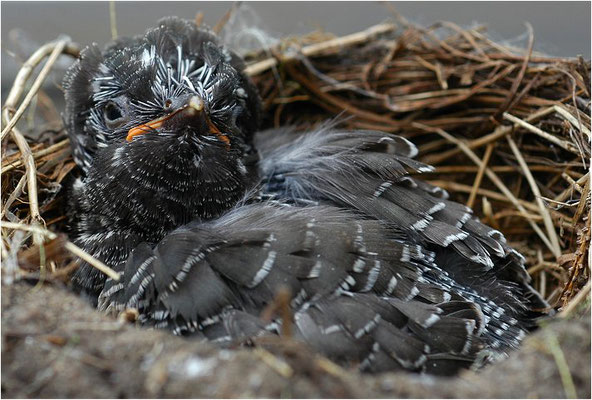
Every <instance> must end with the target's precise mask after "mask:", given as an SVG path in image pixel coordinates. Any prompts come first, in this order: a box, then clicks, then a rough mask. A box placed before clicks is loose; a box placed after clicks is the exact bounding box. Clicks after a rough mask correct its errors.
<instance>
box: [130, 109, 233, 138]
mask: <svg viewBox="0 0 592 400" xmlns="http://www.w3.org/2000/svg"><path fill="white" fill-rule="evenodd" d="M188 108H191V109H193V110H195V111H197V112H202V110H203V108H202V107H199V106H196V105H194V104H193V102H190V104H189V106H186V107H183V108H181V109H179V110H176V111H175V112H172V113H170V114H169V115H165V116H164V117H160V118H156V119H154V120H152V121H150V122H148V123H146V124H142V125H138V126H135V127H133V128H131V129H130V130H129V131H128V132H127V137H126V138H125V140H127V141H128V142H131V141H132V139H133V138H134V136H138V135H142V134H144V133H147V132H150V131H151V130H154V129H158V128H160V127H161V126H162V124H163V123H164V121H166V120H168V119H170V118H172V117H173V116H174V115H176V114H177V113H179V112H181V111H184V110H187V109H188ZM206 121H207V123H208V128H209V129H210V130H209V133H211V134H215V135H216V136H217V137H218V139H220V141H222V142H224V144H225V145H226V150H229V148H230V139H229V138H228V136H227V135H225V134H223V133H222V132H220V129H218V127H216V125H214V123H213V122H212V121H211V120H210V118H208V116H207V115H206Z"/></svg>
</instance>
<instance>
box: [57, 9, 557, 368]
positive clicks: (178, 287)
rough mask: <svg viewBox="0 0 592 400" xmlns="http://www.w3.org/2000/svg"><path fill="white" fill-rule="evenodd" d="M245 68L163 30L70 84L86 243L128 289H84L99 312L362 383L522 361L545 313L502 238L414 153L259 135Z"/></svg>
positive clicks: (88, 284)
mask: <svg viewBox="0 0 592 400" xmlns="http://www.w3.org/2000/svg"><path fill="white" fill-rule="evenodd" d="M243 69H244V65H243V63H242V61H241V60H240V59H239V58H238V57H237V56H236V55H234V54H233V53H232V52H230V51H228V50H226V49H224V48H223V47H222V46H220V44H219V43H218V42H217V39H216V37H215V36H214V35H213V34H212V33H209V32H207V31H205V30H202V29H198V28H196V27H195V26H194V25H193V24H192V23H190V22H186V21H183V20H180V19H177V18H167V19H164V20H162V21H160V22H159V25H158V26H157V27H156V28H154V29H151V30H150V31H148V32H147V33H146V34H145V35H143V36H138V37H134V38H131V39H122V40H119V41H118V42H116V43H114V44H113V45H110V46H109V47H108V48H107V49H106V50H104V51H103V52H102V53H101V51H100V50H99V49H98V48H97V47H96V46H91V47H89V48H87V49H86V50H85V51H83V53H82V55H81V58H80V60H79V61H78V62H76V63H75V64H74V65H73V66H72V67H71V68H70V70H69V72H68V74H67V76H66V78H65V81H64V87H65V90H66V102H67V107H66V115H65V121H66V124H67V127H68V132H69V134H70V138H71V142H72V146H73V152H74V157H75V160H76V162H77V163H78V164H79V165H80V166H81V168H82V170H83V172H84V176H83V177H82V178H81V179H79V180H77V181H76V182H75V184H74V186H73V188H72V196H71V204H72V224H73V228H74V235H75V241H76V243H77V244H78V245H80V246H81V247H83V248H84V249H85V250H87V251H88V252H90V253H91V254H92V255H94V256H95V257H97V258H99V259H100V260H102V261H103V262H105V263H107V264H108V265H110V266H111V267H113V268H114V269H115V270H116V271H118V272H120V273H121V276H122V277H121V280H120V281H117V282H116V281H113V280H111V279H105V278H104V277H103V276H102V275H101V274H100V273H98V272H97V271H95V270H94V269H93V268H91V267H90V266H89V265H86V264H83V265H82V266H81V268H80V269H79V270H78V272H77V273H76V275H75V277H74V284H75V286H77V287H78V288H79V289H80V290H83V291H85V292H87V293H88V294H90V295H92V296H94V297H95V299H96V301H97V306H98V307H99V309H101V310H106V311H112V312H119V311H123V310H125V309H127V308H136V309H138V311H139V319H140V321H141V322H142V323H143V324H144V325H147V326H153V327H157V328H167V329H170V330H172V331H173V332H174V333H176V334H182V335H200V336H203V337H205V338H208V339H210V340H213V341H221V342H223V341H230V340H235V339H245V338H248V337H252V336H258V335H267V334H277V333H279V332H280V331H281V326H282V323H283V321H282V320H281V318H279V317H277V318H275V319H274V320H272V321H267V320H263V319H262V318H261V317H260V316H261V312H262V310H263V309H265V307H266V306H267V305H268V304H269V303H270V302H271V301H272V300H273V298H274V296H275V295H276V293H277V291H278V290H279V289H280V288H282V287H287V288H288V289H289V292H290V293H291V295H292V298H291V302H290V306H291V308H292V310H293V314H294V326H295V333H294V334H295V336H296V337H297V338H299V339H302V340H303V341H305V342H307V343H308V344H310V345H311V346H313V347H314V348H316V349H318V350H319V351H321V352H323V353H324V354H326V355H327V356H328V357H331V358H333V359H335V360H337V361H340V362H343V363H349V364H352V365H357V366H358V367H359V368H360V369H362V370H364V371H384V370H394V369H403V370H412V371H424V372H430V373H437V374H451V373H454V372H456V371H457V370H458V369H459V368H462V367H469V366H470V365H472V364H473V363H475V362H476V360H477V361H482V360H485V359H489V358H495V357H497V356H501V355H503V354H505V352H506V351H507V350H508V349H510V348H513V347H516V346H517V345H518V344H519V342H520V340H521V338H522V337H523V336H524V334H525V332H526V331H527V330H528V329H529V328H530V327H532V325H533V321H534V319H536V318H537V317H539V316H540V315H541V314H540V313H539V311H540V310H542V309H544V308H545V307H546V304H545V302H544V301H543V300H542V299H541V298H540V296H539V295H538V294H537V293H536V292H535V291H534V290H533V289H532V288H531V287H530V286H529V284H528V281H529V277H528V275H527V273H526V271H525V269H524V266H523V258H522V257H521V256H520V254H518V253H517V252H516V251H515V250H513V249H512V248H511V247H510V246H508V244H507V243H506V242H505V239H504V237H503V235H502V233H500V232H498V231H496V230H493V229H491V228H489V227H487V226H485V225H483V224H481V223H480V222H479V221H478V220H477V219H476V218H475V217H474V216H473V215H472V211H471V210H470V209H469V208H467V207H465V206H462V205H460V204H458V203H455V202H452V201H450V200H448V199H447V193H446V192H445V191H444V190H442V189H440V188H437V187H433V186H431V185H429V184H426V183H424V182H422V181H420V180H418V179H416V178H415V177H414V176H411V175H410V172H415V173H421V172H425V171H429V170H430V169H431V167H429V166H427V165H424V164H422V163H420V162H418V161H416V160H414V158H413V157H414V156H415V155H416V153H417V150H416V148H415V146H414V145H413V144H412V143H410V142H409V141H407V140H406V139H404V138H401V137H397V136H392V135H388V134H385V133H381V132H375V131H342V130H339V129H335V128H334V127H333V126H331V125H327V126H325V127H321V128H319V129H317V130H315V131H311V132H307V133H304V134H302V133H296V132H292V131H290V130H289V129H282V130H273V131H267V132H260V133H255V131H256V127H257V125H258V119H259V113H260V101H259V98H258V95H257V93H256V90H255V88H254V86H253V85H252V83H251V82H250V81H249V80H248V78H247V77H246V76H245V75H244V73H243Z"/></svg>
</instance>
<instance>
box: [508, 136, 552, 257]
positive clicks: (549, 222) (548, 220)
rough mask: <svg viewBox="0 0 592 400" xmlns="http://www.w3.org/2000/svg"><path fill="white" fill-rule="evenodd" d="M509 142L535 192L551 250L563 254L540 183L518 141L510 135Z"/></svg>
mask: <svg viewBox="0 0 592 400" xmlns="http://www.w3.org/2000/svg"><path fill="white" fill-rule="evenodd" d="M506 139H507V141H508V144H509V145H510V149H512V153H514V155H515V156H516V159H517V160H518V164H520V168H522V172H524V176H525V177H526V180H527V181H528V184H529V185H530V188H531V190H532V193H533V194H534V198H535V201H536V203H537V204H538V206H539V209H540V210H541V216H542V217H543V223H544V224H545V228H546V229H547V234H548V235H549V239H550V241H551V244H552V245H553V248H552V249H551V251H552V252H553V254H554V255H555V257H559V256H560V255H561V246H560V245H559V238H558V237H557V232H556V231H555V226H553V220H552V219H551V215H550V214H549V210H548V209H547V207H545V204H544V203H543V200H542V199H541V191H540V190H539V187H538V185H537V184H536V182H535V180H534V177H533V176H532V172H530V170H529V169H528V165H527V164H526V161H524V157H523V156H522V153H520V150H518V146H516V142H514V139H512V138H511V137H509V136H506Z"/></svg>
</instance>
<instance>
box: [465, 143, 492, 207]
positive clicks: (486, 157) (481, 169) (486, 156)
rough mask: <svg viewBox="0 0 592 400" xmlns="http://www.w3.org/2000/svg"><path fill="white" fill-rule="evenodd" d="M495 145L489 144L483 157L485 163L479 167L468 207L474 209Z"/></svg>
mask: <svg viewBox="0 0 592 400" xmlns="http://www.w3.org/2000/svg"><path fill="white" fill-rule="evenodd" d="M494 146H495V144H494V143H493V142H492V143H489V144H488V145H487V148H486V149H485V154H484V155H483V162H482V164H481V165H480V166H479V171H477V176H476V177H475V182H474V183H473V189H472V190H471V194H470V195H469V200H467V207H469V208H473V204H474V203H475V199H476V198H477V190H479V186H481V180H482V179H483V173H484V172H485V168H486V167H487V164H488V163H489V158H490V157H491V153H492V152H493V147H494Z"/></svg>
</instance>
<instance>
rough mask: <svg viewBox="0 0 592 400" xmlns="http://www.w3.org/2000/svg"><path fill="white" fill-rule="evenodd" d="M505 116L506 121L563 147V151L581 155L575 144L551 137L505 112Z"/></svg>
mask: <svg viewBox="0 0 592 400" xmlns="http://www.w3.org/2000/svg"><path fill="white" fill-rule="evenodd" d="M503 116H504V118H505V119H507V120H509V121H512V122H514V123H515V124H517V125H520V126H521V127H523V128H525V129H527V130H528V131H530V132H532V133H534V134H535V135H538V136H540V137H542V138H545V139H547V140H548V141H549V142H552V143H555V144H556V145H557V146H559V147H561V148H562V149H565V150H567V151H569V152H572V153H574V154H577V155H579V154H580V153H579V151H578V148H577V147H576V146H574V145H573V144H571V143H570V142H568V141H567V140H561V139H558V138H557V137H555V136H553V135H551V134H550V133H547V132H545V131H543V130H542V129H539V128H537V127H536V126H534V125H531V124H529V123H528V122H525V121H523V120H521V119H520V118H517V117H515V116H513V115H512V114H510V113H508V112H504V113H503Z"/></svg>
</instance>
